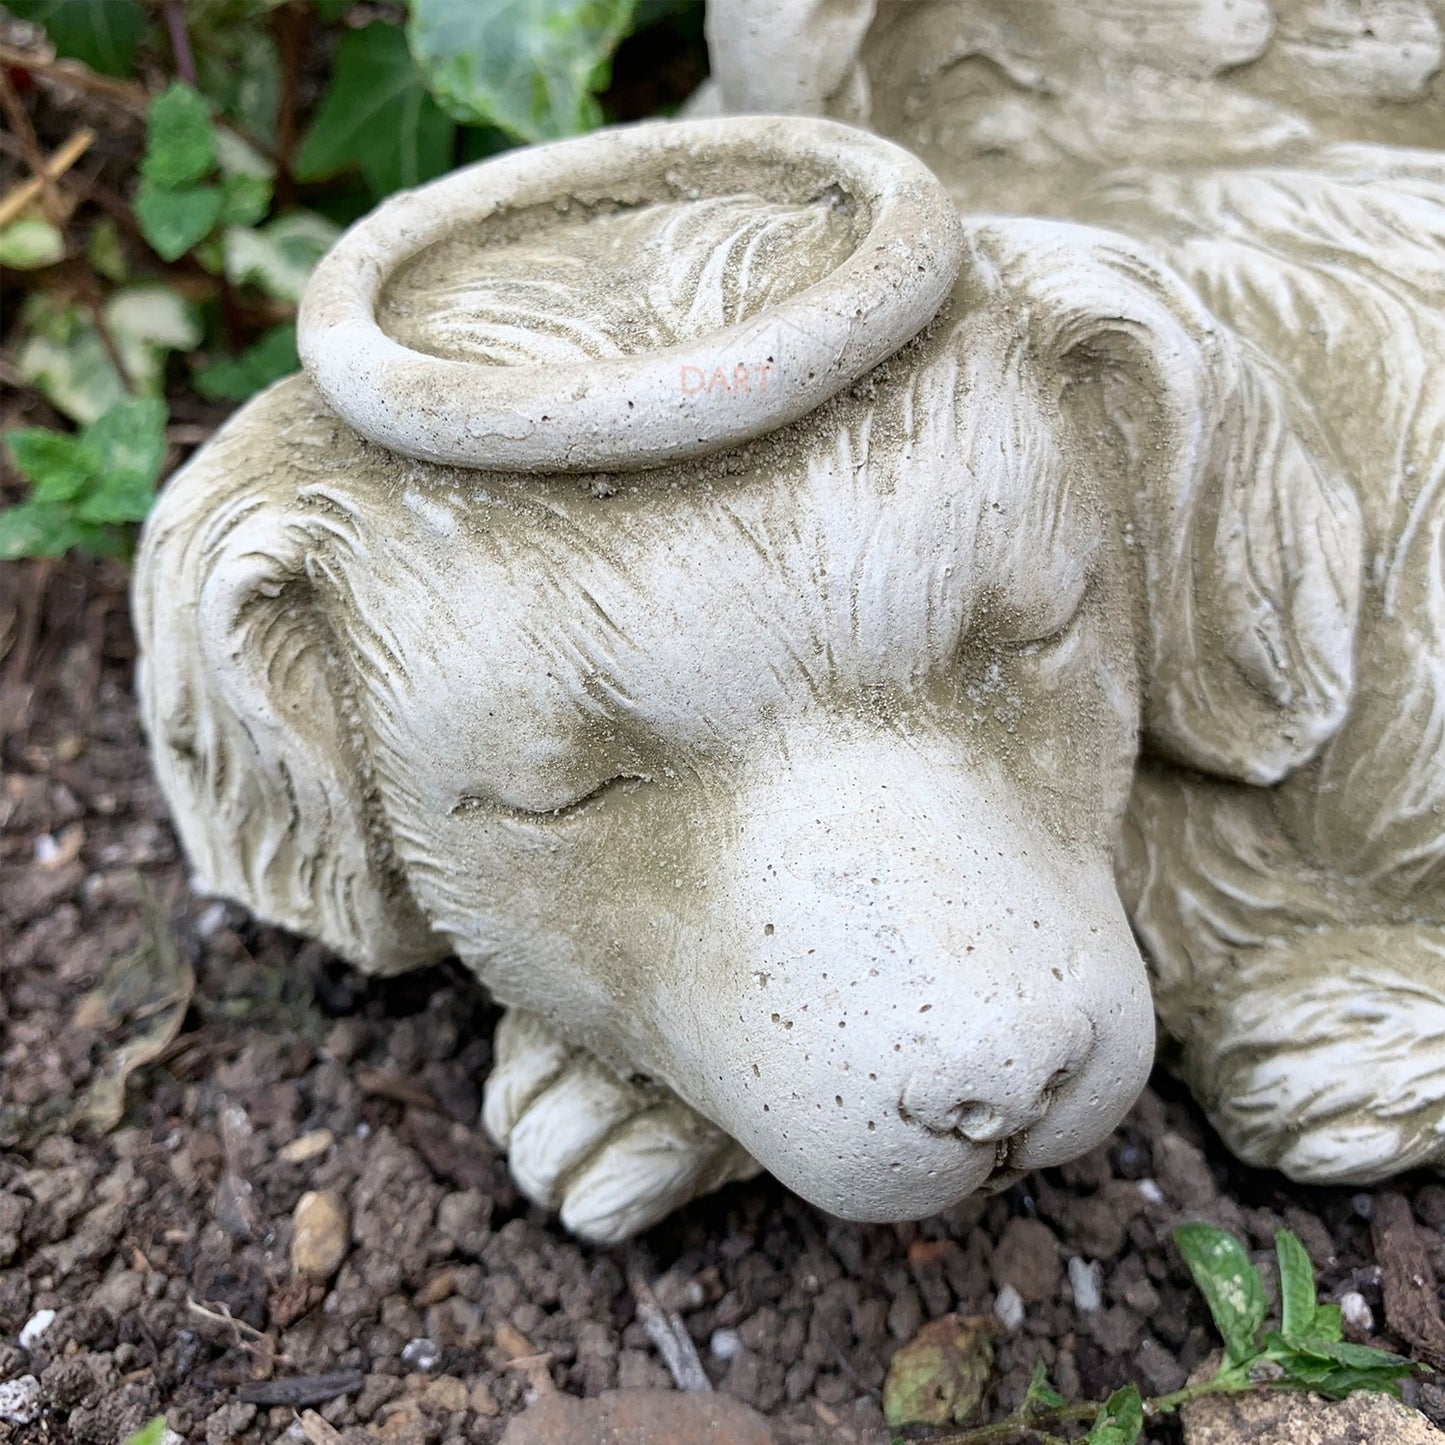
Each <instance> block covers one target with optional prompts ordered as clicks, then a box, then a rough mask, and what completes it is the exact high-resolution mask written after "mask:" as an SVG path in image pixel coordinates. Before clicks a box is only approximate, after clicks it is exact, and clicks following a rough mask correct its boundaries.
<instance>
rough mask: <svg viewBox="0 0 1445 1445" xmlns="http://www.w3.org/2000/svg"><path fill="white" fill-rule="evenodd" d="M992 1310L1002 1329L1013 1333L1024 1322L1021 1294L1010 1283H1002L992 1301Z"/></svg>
mask: <svg viewBox="0 0 1445 1445" xmlns="http://www.w3.org/2000/svg"><path fill="white" fill-rule="evenodd" d="M993 1312H994V1314H996V1315H997V1316H998V1318H999V1323H1000V1324H1002V1325H1003V1327H1004V1329H1006V1330H1007V1331H1008V1332H1009V1334H1013V1333H1014V1331H1015V1330H1017V1329H1018V1327H1019V1326H1020V1325H1021V1324H1023V1322H1024V1300H1023V1296H1022V1295H1021V1294H1020V1293H1019V1292H1018V1291H1017V1290H1016V1289H1015V1288H1014V1287H1013V1286H1012V1285H1011V1284H1006V1285H1004V1287H1003V1288H1002V1289H1001V1290H999V1292H998V1298H997V1299H996V1300H995V1301H994V1303H993Z"/></svg>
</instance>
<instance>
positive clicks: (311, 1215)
mask: <svg viewBox="0 0 1445 1445" xmlns="http://www.w3.org/2000/svg"><path fill="white" fill-rule="evenodd" d="M292 1222H293V1226H294V1232H293V1234H292V1236H291V1268H292V1269H294V1270H295V1271H296V1273H297V1274H304V1275H306V1276H308V1277H309V1278H311V1279H330V1278H331V1276H332V1275H333V1274H335V1273H336V1271H337V1270H338V1269H339V1268H340V1267H341V1261H342V1260H343V1259H345V1258H346V1250H347V1246H348V1244H349V1243H350V1227H349V1225H348V1222H347V1217H346V1205H345V1204H344V1203H342V1200H341V1196H340V1195H339V1194H337V1193H336V1192H335V1191H334V1190H330V1189H327V1190H323V1191H322V1192H320V1193H317V1192H316V1191H314V1190H312V1191H308V1192H307V1193H305V1194H303V1195H302V1196H301V1198H300V1199H298V1200H297V1201H296V1210H295V1213H294V1214H293V1215H292Z"/></svg>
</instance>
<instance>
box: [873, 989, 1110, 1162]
mask: <svg viewBox="0 0 1445 1445" xmlns="http://www.w3.org/2000/svg"><path fill="white" fill-rule="evenodd" d="M1032 1023H1033V1026H1032V1027H1030V1026H1029V1024H1030V1021H1023V1022H1022V1023H1021V1025H1020V1026H1019V1027H1018V1028H1017V1029H1016V1030H1011V1031H1009V1032H1008V1034H1007V1035H1006V1036H1004V1037H1003V1038H1001V1040H1000V1042H1001V1043H1003V1044H1005V1045H1006V1046H1007V1050H1008V1052H1007V1053H1006V1054H1004V1055H1003V1056H1002V1057H994V1055H995V1054H996V1053H998V1052H999V1051H998V1050H997V1049H994V1048H990V1047H985V1048H982V1049H978V1048H974V1049H969V1048H964V1049H962V1050H959V1051H958V1052H957V1053H954V1052H953V1051H952V1050H949V1049H947V1048H946V1047H945V1048H941V1049H940V1054H941V1055H942V1057H941V1058H940V1059H939V1060H938V1061H937V1064H936V1066H934V1067H930V1068H928V1069H926V1070H919V1071H916V1072H915V1073H914V1074H913V1075H912V1076H911V1077H910V1078H909V1079H908V1081H907V1082H906V1083H905V1084H904V1087H903V1091H902V1093H901V1095H900V1096H899V1100H898V1114H899V1117H900V1118H901V1119H903V1120H904V1121H905V1122H909V1123H913V1124H916V1125H918V1126H919V1127H920V1128H923V1129H926V1130H928V1132H929V1133H931V1134H937V1135H940V1136H952V1137H954V1138H957V1139H960V1140H966V1141H967V1142H969V1143H971V1144H997V1143H1000V1142H1002V1141H1003V1140H1005V1139H1011V1138H1013V1137H1014V1136H1015V1135H1018V1134H1022V1133H1024V1132H1025V1131H1026V1130H1028V1129H1031V1128H1033V1126H1034V1125H1035V1124H1037V1123H1038V1122H1039V1121H1040V1120H1041V1119H1042V1118H1043V1117H1044V1115H1045V1114H1047V1113H1048V1111H1049V1107H1050V1105H1051V1104H1052V1103H1053V1101H1054V1099H1055V1097H1056V1096H1057V1095H1058V1093H1059V1092H1060V1090H1062V1089H1063V1088H1064V1087H1065V1086H1066V1085H1067V1084H1068V1081H1069V1080H1070V1079H1072V1078H1074V1077H1075V1076H1076V1075H1078V1074H1079V1073H1080V1072H1081V1071H1082V1070H1083V1069H1084V1068H1085V1067H1086V1066H1087V1064H1088V1062H1089V1057H1090V1054H1091V1052H1092V1047H1093V1044H1092V1035H1093V1029H1092V1027H1091V1025H1090V1024H1089V1021H1088V1020H1087V1019H1086V1018H1084V1017H1083V1015H1082V1014H1077V1013H1075V1014H1071V1015H1068V1016H1066V1017H1064V1018H1062V1019H1057V1020H1054V1021H1052V1022H1051V1023H1048V1024H1046V1021H1045V1020H1043V1019H1039V1020H1036V1021H1032Z"/></svg>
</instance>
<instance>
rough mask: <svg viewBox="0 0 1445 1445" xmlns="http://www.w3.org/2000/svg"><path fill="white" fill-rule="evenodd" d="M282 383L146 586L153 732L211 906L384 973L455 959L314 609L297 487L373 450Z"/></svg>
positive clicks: (160, 511)
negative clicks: (400, 841)
mask: <svg viewBox="0 0 1445 1445" xmlns="http://www.w3.org/2000/svg"><path fill="white" fill-rule="evenodd" d="M318 410H319V408H318V406H317V402H316V398H315V394H314V392H312V391H311V389H310V388H309V387H308V386H306V385H305V384H304V383H303V382H301V381H299V380H295V379H293V380H290V381H286V382H282V383H280V384H279V385H278V386H277V387H274V388H273V389H272V390H271V391H270V392H268V393H267V394H266V395H264V396H262V397H259V398H257V399H256V400H255V401H254V402H252V403H251V405H250V406H249V407H248V408H247V409H246V411H245V412H244V413H242V414H241V415H240V416H239V417H238V418H237V420H235V421H234V422H232V423H231V424H230V425H228V426H227V427H225V428H224V429H223V430H222V431H221V433H220V434H219V435H218V436H217V437H216V438H215V440H214V441H213V442H212V443H211V444H210V445H209V446H208V447H207V448H206V449H205V450H204V451H203V452H202V453H200V454H199V455H198V456H197V457H196V458H195V459H194V460H192V461H191V462H190V464H189V465H188V466H186V467H185V468H183V469H182V470H181V472H179V473H178V474H177V475H176V477H175V478H174V479H173V480H172V481H171V482H170V484H169V485H168V486H167V487H166V489H165V491H164V492H163V493H162V495H161V497H160V500H159V502H158V504H157V506H156V508H155V510H154V511H153V512H152V514H151V516H150V519H149V520H148V522H147V525H146V530H145V537H144V543H143V546H142V549H141V555H140V559H139V563H138V565H137V567H136V572H135V595H134V614H135V619H136V631H137V635H138V637H139V639H140V643H141V648H142V652H143V660H142V663H141V666H140V669H139V672H138V677H137V692H138V694H139V697H140V704H141V715H142V718H143V721H144V723H145V727H146V730H147V732H148V733H149V735H150V744H151V754H152V758H153V761H154V763H155V768H156V773H157V775H158V777H159V779H160V781H161V785H162V787H163V789H164V790H165V793H166V795H167V798H168V799H169V801H170V803H171V808H172V813H173V815H174V817H175V820H176V825H177V828H178V830H179V832H180V834H181V837H182V841H183V842H184V844H185V847H186V853H187V855H188V857H189V858H190V861H191V863H192V865H193V867H194V868H195V871H196V875H197V881H198V883H199V885H200V887H201V888H202V890H203V891H205V892H208V893H214V894H219V895H221V896H222V897H226V898H233V899H237V900H239V901H241V902H243V903H245V904H246V905H247V906H248V907H249V908H251V909H253V910H254V911H255V912H256V913H257V914H258V915H259V916H260V917H262V918H263V919H266V920H267V921H270V922H276V923H282V924H284V925H286V926H287V927H289V928H293V929H296V930H298V931H300V932H303V933H309V934H313V935H316V936H318V937H320V938H321V939H323V940H324V941H325V942H326V943H327V944H328V945H329V946H330V947H332V948H334V949H336V950H337V951H338V952H340V953H342V954H343V955H345V956H346V957H347V958H348V959H350V960H351V961H352V962H353V963H356V964H359V965H361V966H362V967H364V968H366V969H368V970H369V971H371V972H377V973H394V972H399V971H401V970H403V969H406V968H410V967H413V966H415V965H417V964H421V963H427V962H432V961H435V960H436V959H438V958H441V957H443V956H444V955H445V953H446V952H447V945H446V942H445V940H444V939H442V938H441V937H440V936H439V935H437V934H435V933H433V932H432V931H431V929H430V927H429V926H428V924H427V922H426V920H425V919H424V918H423V917H422V916H421V913H420V912H419V910H418V909H417V906H416V904H415V902H414V901H413V899H412V896H411V893H410V889H409V887H408V884H407V881H406V878H405V875H404V873H403V871H402V868H401V865H400V864H399V862H398V861H397V859H396V858H395V857H394V856H393V853H392V848H391V837H390V832H389V829H388V827H387V825H386V822H385V819H384V817H383V816H382V813H381V807H380V800H379V798H378V797H377V792H376V785H375V780H374V777H373V774H372V768H371V761H370V758H369V757H368V756H367V751H368V749H367V745H366V743H365V741H364V739H363V737H362V735H361V730H360V728H359V726H358V718H357V707H356V701H355V699H354V698H353V697H352V695H351V694H352V688H351V680H350V674H351V669H350V667H349V665H348V662H347V659H346V658H345V657H344V656H343V655H342V652H341V649H340V648H339V647H338V646H337V644H336V641H335V638H334V637H333V636H332V633H331V629H330V625H329V623H328V621H327V618H326V613H325V609H324V607H322V606H321V605H320V604H319V603H318V601H317V599H316V596H315V594H316V591H317V587H316V580H317V569H321V570H322V571H324V562H323V561H322V560H321V559H320V558H319V556H318V555H317V549H315V548H314V547H311V546H309V545H308V539H307V538H306V537H305V536H304V534H303V533H302V532H301V530H300V528H299V527H298V525H297V520H296V517H295V516H294V502H295V497H296V493H297V491H298V489H299V488H300V487H302V486H303V485H304V484H305V483H306V482H307V481H324V480H325V479H326V478H327V477H328V476H330V475H334V474H335V473H337V472H341V473H345V472H346V471H347V469H348V468H351V469H356V468H358V467H359V466H360V465H362V463H361V462H360V461H358V458H357V454H358V452H359V451H360V449H361V443H360V442H359V441H358V440H357V439H356V438H355V437H353V436H351V435H350V434H349V433H347V432H346V431H345V430H344V429H343V428H341V427H339V426H335V425H332V426H330V427H328V426H326V425H324V423H323V424H321V425H318V423H317V420H316V416H317V412H318Z"/></svg>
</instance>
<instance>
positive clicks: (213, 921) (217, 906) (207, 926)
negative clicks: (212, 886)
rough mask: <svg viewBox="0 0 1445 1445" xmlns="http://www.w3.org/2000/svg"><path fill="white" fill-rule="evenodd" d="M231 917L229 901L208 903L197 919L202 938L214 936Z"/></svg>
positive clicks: (197, 929)
mask: <svg viewBox="0 0 1445 1445" xmlns="http://www.w3.org/2000/svg"><path fill="white" fill-rule="evenodd" d="M230 917H231V905H230V904H229V903H211V904H208V905H207V906H206V908H205V910H204V911H203V912H202V913H201V916H200V917H199V918H198V919H196V932H197V933H199V934H200V936H201V937H202V938H214V937H215V936H216V935H217V934H218V933H219V932H220V931H221V930H222V929H223V928H225V927H226V925H227V924H228V923H229V921H230Z"/></svg>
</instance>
